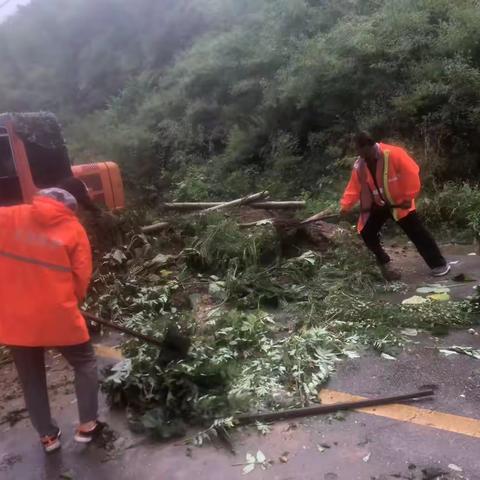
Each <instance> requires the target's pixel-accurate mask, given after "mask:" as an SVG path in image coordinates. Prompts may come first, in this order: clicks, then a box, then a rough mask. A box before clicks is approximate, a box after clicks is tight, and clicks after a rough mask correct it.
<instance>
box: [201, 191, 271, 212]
mask: <svg viewBox="0 0 480 480" xmlns="http://www.w3.org/2000/svg"><path fill="white" fill-rule="evenodd" d="M266 197H268V192H267V191H264V192H259V193H254V194H253V195H247V196H246V197H242V198H237V199H236V200H232V201H231V202H225V203H221V204H220V205H215V206H214V207H210V208H207V209H205V210H202V211H201V212H200V214H206V213H210V212H216V211H218V210H223V209H224V208H230V207H238V206H240V205H247V204H249V203H253V202H255V201H256V200H260V199H263V198H266Z"/></svg>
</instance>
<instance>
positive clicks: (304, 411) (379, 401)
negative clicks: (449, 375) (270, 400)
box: [236, 390, 434, 425]
mask: <svg viewBox="0 0 480 480" xmlns="http://www.w3.org/2000/svg"><path fill="white" fill-rule="evenodd" d="M432 395H434V391H433V390H423V391H421V392H415V393H408V394H405V395H396V396H392V397H380V398H372V399H366V400H359V401H356V402H345V403H333V404H331V405H318V406H316V407H307V408H296V409H293V410H281V411H279V412H267V413H257V414H246V415H240V416H238V417H236V420H237V421H238V423H240V424H241V425H245V424H248V423H253V422H256V421H261V422H272V421H276V420H286V419H290V418H298V417H309V416H312V415H324V414H327V413H335V412H339V411H342V410H355V409H357V408H365V407H376V406H379V405H387V404H390V403H397V402H401V401H404V400H413V399H417V398H422V397H430V396H432Z"/></svg>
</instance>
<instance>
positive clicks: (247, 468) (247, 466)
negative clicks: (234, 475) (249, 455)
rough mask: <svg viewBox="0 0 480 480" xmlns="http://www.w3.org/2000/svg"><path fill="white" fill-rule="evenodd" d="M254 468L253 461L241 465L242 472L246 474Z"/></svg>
mask: <svg viewBox="0 0 480 480" xmlns="http://www.w3.org/2000/svg"><path fill="white" fill-rule="evenodd" d="M254 470H255V463H249V464H248V465H245V466H244V467H243V474H244V475H248V474H249V473H251V472H253V471H254Z"/></svg>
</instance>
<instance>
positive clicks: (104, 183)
mask: <svg viewBox="0 0 480 480" xmlns="http://www.w3.org/2000/svg"><path fill="white" fill-rule="evenodd" d="M71 176H75V177H77V178H79V179H81V180H82V181H83V182H84V183H85V184H86V185H87V187H88V190H89V192H90V196H91V198H92V200H93V201H94V202H95V203H97V204H99V205H104V206H106V207H107V208H108V209H109V210H118V209H122V208H124V206H125V195H124V189H123V182H122V176H121V173H120V169H119V167H118V165H117V164H115V163H113V162H97V163H90V164H84V165H72V164H71V162H70V158H69V156H68V151H67V147H66V145H65V140H64V138H63V134H62V130H61V127H60V125H59V123H58V121H57V119H56V117H55V115H53V114H52V113H48V112H39V113H5V114H1V115H0V207H1V206H8V205H16V204H19V203H30V202H31V200H32V198H33V196H34V194H35V192H36V191H37V190H39V189H42V188H48V187H52V186H54V185H56V184H58V182H60V181H61V180H63V179H65V178H68V177H71Z"/></svg>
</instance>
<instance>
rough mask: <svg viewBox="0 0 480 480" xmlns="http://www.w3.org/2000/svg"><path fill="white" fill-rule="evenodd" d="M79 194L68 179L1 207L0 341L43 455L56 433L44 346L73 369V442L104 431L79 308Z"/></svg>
mask: <svg viewBox="0 0 480 480" xmlns="http://www.w3.org/2000/svg"><path fill="white" fill-rule="evenodd" d="M72 185H73V187H74V188H72ZM67 190H71V191H72V193H73V194H72V193H69V191H67ZM78 191H83V193H84V194H85V193H87V191H86V187H85V186H84V184H83V183H82V182H80V181H79V180H76V179H73V178H72V179H68V180H67V181H66V182H65V184H62V185H60V188H49V189H46V190H41V191H39V192H38V194H37V195H36V196H35V198H34V200H33V204H32V205H18V206H13V207H4V208H0V285H1V288H0V344H3V345H7V346H8V347H9V348H10V352H11V354H12V357H13V360H14V362H15V366H16V368H17V371H18V375H19V378H20V382H21V385H22V388H23V393H24V396H25V403H26V407H27V410H28V413H29V415H30V419H31V421H32V424H33V426H34V427H35V429H36V430H37V432H38V433H39V435H40V438H41V442H42V444H43V447H44V449H45V451H46V452H53V451H55V450H57V449H59V448H60V446H61V445H60V435H61V431H60V429H59V428H58V426H57V425H56V424H55V422H54V421H53V420H52V418H51V414H50V405H49V401H48V392H47V381H46V373H45V360H44V350H45V348H55V349H56V350H58V351H59V352H60V353H61V354H62V355H63V356H64V357H65V359H66V360H67V361H68V363H70V365H71V366H72V367H73V369H74V372H75V391H76V395H77V400H78V409H79V415H80V425H79V427H78V428H77V430H76V432H75V440H76V441H77V442H81V443H88V442H90V441H91V440H92V439H93V438H94V436H95V435H97V434H98V433H99V432H100V430H101V429H102V428H103V424H102V423H100V422H98V421H97V417H98V373H97V363H96V358H95V354H94V351H93V347H92V344H91V343H90V336H89V333H88V330H87V326H86V323H85V320H84V319H83V317H82V315H81V313H80V309H79V304H80V303H82V302H83V300H84V298H85V295H86V292H87V287H88V284H89V282H90V278H91V274H92V259H91V248H90V243H89V240H88V238H87V235H86V233H85V230H84V229H83V227H82V225H81V224H80V222H79V221H78V219H77V217H76V215H75V212H76V209H77V203H78V202H77V199H76V197H75V195H76V196H78ZM79 201H81V202H84V198H80V197H79Z"/></svg>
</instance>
